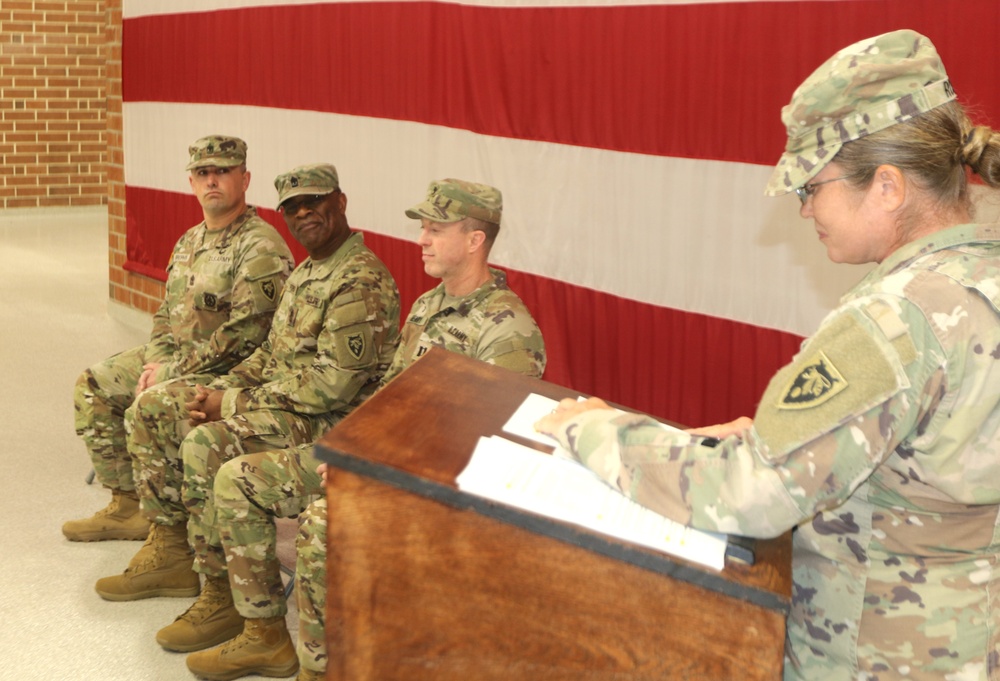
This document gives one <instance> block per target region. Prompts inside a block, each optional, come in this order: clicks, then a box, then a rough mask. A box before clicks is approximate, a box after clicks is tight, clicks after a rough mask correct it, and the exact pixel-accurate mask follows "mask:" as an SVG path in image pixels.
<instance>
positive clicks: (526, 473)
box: [457, 398, 726, 570]
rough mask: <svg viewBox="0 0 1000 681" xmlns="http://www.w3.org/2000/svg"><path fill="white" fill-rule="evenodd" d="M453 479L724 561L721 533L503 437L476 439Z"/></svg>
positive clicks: (630, 537) (483, 492) (569, 518)
mask: <svg viewBox="0 0 1000 681" xmlns="http://www.w3.org/2000/svg"><path fill="white" fill-rule="evenodd" d="M543 399H544V398H543ZM457 483H458V486H459V488H460V489H462V490H464V491H467V492H469V493H471V494H475V495H477V496H482V497H486V498H488V499H493V500H495V501H498V502H500V503H504V504H507V505H510V506H514V507H516V508H521V509H524V510H527V511H531V512H533V513H537V514H539V515H543V516H547V517H550V518H556V519H558V520H562V521H565V522H569V523H573V524H576V525H580V526H582V527H586V528H588V529H591V530H594V531H596V532H600V533H602V534H606V535H610V536H612V537H617V538H619V539H623V540H625V541H630V542H634V543H636V544H641V545H643V546H647V547H650V548H653V549H657V550H660V551H664V552H666V553H669V554H671V555H675V556H678V557H680V558H684V559H686V560H690V561H693V562H696V563H700V564H702V565H706V566H708V567H710V568H713V569H715V570H721V569H722V568H723V567H724V565H725V555H726V537H725V535H719V534H714V533H710V532H701V531H699V530H694V529H691V528H689V527H686V526H684V525H681V524H680V523H677V522H674V521H673V520H670V519H669V518H665V517H663V516H661V515H659V514H657V513H655V512H653V511H651V510H649V509H647V508H645V507H643V506H640V505H639V504H637V503H635V502H634V501H632V500H631V499H629V498H628V497H626V496H625V495H623V494H622V493H621V492H619V491H618V490H616V489H614V488H612V487H611V486H609V485H607V484H606V483H605V482H604V481H603V480H601V479H600V478H598V477H597V476H596V475H595V474H594V473H593V472H592V471H590V470H589V469H588V468H586V467H585V466H583V465H582V464H580V463H579V462H577V461H575V460H569V459H566V458H561V457H557V456H551V455H549V454H545V453H544V452H539V451H537V450H534V449H531V448H530V447H525V446H523V445H520V444H518V443H516V442H512V441H510V440H507V439H505V438H502V437H496V436H494V437H490V438H480V440H479V444H478V445H477V447H476V450H475V452H474V453H473V456H472V459H471V460H470V461H469V465H468V466H467V467H466V468H465V470H464V471H462V473H461V474H460V475H459V476H458V479H457Z"/></svg>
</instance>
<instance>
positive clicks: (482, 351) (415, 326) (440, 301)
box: [295, 179, 545, 671]
mask: <svg viewBox="0 0 1000 681" xmlns="http://www.w3.org/2000/svg"><path fill="white" fill-rule="evenodd" d="M468 191H472V192H475V195H476V196H479V197H483V196H484V195H485V196H486V197H489V198H488V199H486V200H483V199H482V198H480V203H483V204H485V205H486V206H492V205H494V204H495V205H496V206H497V209H496V213H495V214H488V213H484V212H482V210H480V212H479V213H478V215H479V216H481V217H486V218H488V221H495V222H497V223H499V220H500V212H499V205H500V201H501V199H500V194H499V191H498V190H496V189H494V188H492V187H488V186H486V185H474V184H472V183H466V182H463V181H460V180H452V179H449V180H444V181H441V182H435V183H431V185H430V188H429V190H428V201H427V202H425V203H424V204H422V205H418V206H415V207H414V208H411V209H410V210H409V211H407V215H408V216H410V217H412V218H416V217H427V218H428V219H436V220H438V221H441V222H448V221H455V220H459V219H462V217H465V216H466V215H468V212H467V210H468V208H467V207H465V206H463V207H462V209H461V212H456V209H455V207H454V205H453V204H451V205H446V206H444V207H442V205H441V204H442V203H446V202H447V201H448V200H449V199H451V200H459V201H460V200H462V199H463V198H464V199H465V200H467V201H468V200H469V199H468V198H467V197H466V196H465V195H464V192H468ZM494 194H495V198H494ZM477 208H480V209H482V208H483V206H482V205H479V206H477ZM432 209H433V211H434V212H433V213H432V212H431V210H432ZM431 216H433V218H431ZM490 273H491V274H492V275H493V279H492V280H491V281H488V282H487V283H485V284H483V285H482V286H480V287H479V288H478V289H476V290H475V291H473V292H472V293H470V294H469V295H467V296H463V297H460V298H457V297H453V296H448V295H447V294H446V293H445V288H444V284H443V283H442V284H440V285H438V286H437V287H435V288H433V289H431V290H430V291H428V292H427V293H424V294H423V295H422V296H420V298H418V299H417V300H416V301H415V302H414V303H413V307H412V308H411V310H410V314H409V316H408V318H407V320H406V323H405V324H404V325H403V332H402V339H401V341H400V344H399V349H398V350H397V351H396V356H395V358H394V359H393V362H392V366H391V368H390V369H389V371H388V372H387V373H386V375H385V377H384V378H383V379H382V385H383V386H384V385H385V384H386V383H388V382H389V381H391V380H392V379H393V378H394V377H395V376H397V375H398V374H399V373H400V372H402V371H403V370H404V369H405V368H406V367H408V366H409V365H410V364H412V363H413V362H415V361H417V360H418V359H419V358H420V357H421V356H422V355H423V354H424V353H425V352H427V350H429V349H430V348H431V347H435V346H437V347H443V348H445V349H446V350H450V351H451V352H457V353H460V354H463V355H467V356H469V357H475V358H476V359H479V360H482V361H484V362H487V363H489V364H495V365H497V366H501V367H504V368H505V369H510V370H511V371H515V372H517V373H520V374H524V375H527V376H534V377H536V378H541V376H542V373H543V372H544V371H545V344H544V341H543V340H542V333H541V331H540V330H539V328H538V325H537V324H536V323H535V320H534V319H533V318H532V316H531V313H530V312H529V311H528V308H527V307H525V305H524V303H523V302H522V301H521V299H520V298H519V297H518V296H517V294H516V293H514V292H513V291H511V290H510V289H509V288H508V287H507V275H506V274H505V273H504V272H502V271H500V270H496V269H492V268H491V269H490ZM326 518H327V505H326V499H325V498H321V499H319V500H317V501H315V502H314V503H312V504H310V505H309V507H308V508H307V509H306V510H305V512H304V513H302V515H301V516H300V518H299V532H298V535H297V537H296V562H295V582H296V591H295V595H296V604H297V606H298V611H299V641H298V654H299V662H300V664H301V666H302V667H304V668H307V669H312V670H314V671H323V670H325V668H326V661H327V652H326V639H325V634H324V619H325V618H324V613H325V609H326V536H327V535H326V529H327V520H326Z"/></svg>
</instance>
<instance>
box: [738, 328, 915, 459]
mask: <svg viewBox="0 0 1000 681" xmlns="http://www.w3.org/2000/svg"><path fill="white" fill-rule="evenodd" d="M863 318H866V315H864V313H863V312H861V311H854V310H852V311H845V312H844V313H842V314H840V315H839V316H837V317H836V318H835V319H833V320H832V321H830V322H828V323H827V324H826V325H825V326H823V327H822V328H821V329H820V330H819V331H818V332H817V334H816V335H815V336H814V337H813V338H811V339H810V340H809V341H808V342H807V343H806V345H805V347H804V348H803V350H802V352H801V353H799V355H798V356H797V357H796V358H795V359H794V360H793V361H792V363H791V364H789V365H788V366H786V367H784V368H783V369H781V370H780V371H779V372H778V373H777V374H776V375H775V376H774V378H772V379H771V383H770V385H768V387H767V390H766V391H765V393H764V397H763V398H762V399H761V402H760V406H759V408H758V409H757V415H756V417H755V419H754V425H755V427H756V429H757V432H758V433H759V434H760V435H761V437H762V438H763V439H764V440H765V441H766V442H767V443H768V449H769V451H770V454H771V456H772V457H783V456H784V455H785V454H787V453H789V452H791V451H792V450H794V449H796V448H798V447H800V446H802V445H803V444H805V443H807V442H810V441H812V440H814V439H816V438H818V437H820V436H822V435H825V434H827V433H829V432H831V431H833V430H835V429H837V428H839V427H840V426H841V425H843V424H844V423H846V422H848V421H850V420H852V419H854V418H857V417H858V416H861V415H863V414H864V413H865V412H867V411H869V410H870V409H872V408H873V407H875V406H877V405H879V404H881V403H883V402H885V401H886V400H888V399H889V398H890V397H892V396H893V395H896V394H897V393H899V392H901V391H902V390H905V389H906V388H908V387H909V379H908V378H907V377H906V373H905V371H904V369H903V364H902V362H901V361H900V358H899V355H898V353H897V352H896V349H895V347H894V345H893V344H892V342H891V341H890V340H889V339H887V338H885V337H884V336H883V335H882V334H881V333H879V328H878V327H877V326H876V325H875V324H873V323H872V322H871V320H870V319H868V320H867V323H866V322H865V321H862V319H863Z"/></svg>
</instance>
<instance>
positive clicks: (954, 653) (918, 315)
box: [556, 31, 1000, 681]
mask: <svg viewBox="0 0 1000 681" xmlns="http://www.w3.org/2000/svg"><path fill="white" fill-rule="evenodd" d="M843 52H844V53H843V54H838V55H836V56H835V57H834V58H833V59H831V60H830V62H828V64H826V65H824V67H821V68H820V70H818V71H817V72H816V74H814V76H812V77H810V79H808V80H807V81H806V83H804V84H803V86H801V87H800V88H799V90H797V91H796V96H795V98H794V99H793V103H792V104H791V105H789V107H786V111H791V110H794V111H798V113H797V114H795V115H791V116H789V118H788V121H789V133H790V140H789V152H788V153H786V157H785V158H784V159H783V161H786V162H783V163H782V164H780V165H779V167H778V168H777V169H776V171H775V175H774V176H773V177H772V185H771V186H770V187H769V192H771V193H781V192H782V191H787V190H788V189H790V188H791V187H797V186H800V184H801V183H802V182H805V181H807V180H808V179H809V178H810V177H813V176H815V174H816V173H817V172H818V169H821V168H822V167H823V165H825V163H828V162H829V161H830V159H831V158H832V155H830V156H828V157H825V158H824V154H823V153H822V149H823V148H824V147H823V144H824V143H827V142H828V143H830V144H832V145H833V146H834V147H835V148H837V149H839V147H840V145H841V143H843V142H844V141H845V140H844V139H843V138H841V137H839V136H836V135H833V136H831V135H832V134H833V132H834V131H840V132H841V133H843V134H844V135H845V136H847V141H850V140H851V139H857V138H858V137H861V136H863V135H864V134H867V133H866V132H865V131H864V130H861V129H859V128H858V127H857V126H858V125H859V124H860V125H865V124H866V123H868V122H870V123H871V125H872V126H876V125H879V124H880V123H881V122H882V119H881V116H882V113H879V111H881V112H883V113H884V112H885V111H886V110H890V109H892V108H893V107H896V109H895V110H896V112H897V113H901V112H902V113H907V115H916V113H919V112H920V111H927V110H929V109H930V108H933V107H935V106H938V105H940V103H941V102H942V98H940V97H938V95H942V94H944V95H947V92H948V91H949V90H950V88H944V87H942V80H941V76H942V74H943V71H942V70H941V68H940V62H939V61H936V53H934V50H933V46H931V45H930V43H929V41H927V40H926V38H923V37H922V36H918V35H917V34H915V33H913V32H912V31H899V32H896V33H893V34H887V36H881V37H879V38H875V39H871V40H867V41H862V42H861V43H858V44H857V45H855V46H852V47H850V48H847V49H846V50H845V51H843ZM831 65H833V67H832V70H831ZM928 65H929V66H928ZM873 66H874V67H875V68H872V67H873ZM925 71H926V73H924V72H925ZM876 72H880V73H881V75H873V74H876ZM915 73H917V74H920V75H914V74H915ZM897 80H898V81H899V82H896V81H897ZM945 82H946V81H945ZM831 83H840V85H836V86H831ZM845 84H846V85H845ZM855 86H858V90H856V91H852V88H853V87H855ZM838 87H839V88H842V89H843V88H845V87H846V89H847V91H848V94H847V95H846V96H847V97H848V98H850V97H858V96H864V97H872V98H876V99H877V98H889V99H891V98H892V93H893V92H895V93H896V96H897V99H896V100H894V102H890V103H889V104H887V103H886V102H885V101H882V102H879V103H878V104H877V106H875V107H874V108H870V109H868V110H867V111H868V113H869V116H867V117H866V116H861V115H858V114H857V111H858V110H859V109H860V108H862V107H860V106H857V105H856V103H855V102H854V101H853V100H850V101H846V102H845V100H844V98H845V95H844V93H838V92H839V91H838V90H837V88H838ZM858 92H860V93H863V94H862V95H859V94H857V93H858ZM865 101H867V100H865ZM944 101H947V97H944ZM914 107H916V108H917V109H919V110H917V111H916V112H915V111H914ZM830 110H835V111H838V112H839V113H840V114H841V115H842V116H843V117H844V119H845V120H848V121H849V122H850V124H851V125H842V124H841V123H843V121H838V120H835V119H834V118H833V117H831V116H826V115H824V113H823V112H824V111H830ZM804 124H809V125H812V126H814V129H813V130H812V132H811V133H803V134H802V135H801V136H800V137H799V138H798V139H799V141H802V140H807V139H812V140H813V142H812V147H811V148H802V147H799V146H798V145H797V143H796V144H793V142H792V139H791V136H792V134H793V130H800V126H802V125H804ZM890 124H891V123H890ZM851 126H854V127H851ZM882 127H885V126H884V125H883V126H882ZM817 129H818V130H820V132H818V133H817ZM851 135H853V137H851ZM793 147H795V148H794V149H793ZM806 197H808V194H807V195H806ZM998 359H1000V226H998V225H989V226H984V225H959V226H956V227H951V228H948V229H942V230H940V231H936V232H934V233H932V234H931V235H929V236H926V237H924V238H922V239H918V240H914V241H911V242H910V243H908V244H906V245H904V246H901V247H899V248H897V249H896V250H895V251H894V252H892V253H891V254H890V255H889V256H888V257H886V258H885V259H884V260H883V261H882V262H881V263H880V264H879V266H878V267H877V268H876V269H875V270H873V271H872V272H871V273H870V274H869V275H868V276H867V277H866V278H865V279H864V280H863V281H862V282H860V283H859V284H858V285H857V286H855V288H854V289H853V290H852V291H850V292H849V293H848V294H847V295H846V296H844V298H843V299H842V300H841V303H840V306H839V307H838V308H837V309H836V310H834V311H833V312H832V313H831V314H830V315H828V317H827V318H826V319H825V320H824V321H823V323H822V324H821V326H820V328H819V330H818V331H817V333H816V334H815V335H814V336H813V337H812V338H810V339H808V340H806V341H805V342H804V343H803V345H802V348H801V350H800V352H799V353H798V355H797V356H796V357H795V358H794V359H793V361H792V363H791V364H789V365H788V366H787V367H785V368H784V369H782V370H781V371H779V372H778V373H777V374H776V375H775V377H774V378H773V379H772V380H771V382H770V384H769V386H768V388H767V390H766V391H765V393H764V395H763V397H762V399H761V401H760V405H759V407H758V410H757V414H756V416H755V420H754V424H753V426H752V427H750V428H749V429H748V430H746V431H745V432H744V433H743V434H742V437H741V438H738V437H730V438H726V439H724V440H723V441H722V442H721V443H718V444H716V443H715V442H714V441H711V440H706V439H703V438H700V437H697V436H694V435H689V434H684V433H677V432H668V431H666V430H664V429H662V428H661V427H659V426H658V425H656V424H655V423H654V422H653V421H651V420H650V419H648V418H645V417H642V416H637V415H619V414H616V413H612V412H609V411H607V410H594V411H589V412H585V413H583V414H580V415H578V416H576V417H574V418H571V419H569V420H568V421H566V422H565V423H564V424H563V425H562V426H561V427H560V428H559V431H558V432H557V433H556V435H557V437H558V439H559V440H560V442H561V443H562V444H563V445H564V446H566V447H567V448H568V449H569V450H571V451H572V452H573V453H574V454H575V455H576V456H577V457H578V458H579V459H580V460H581V461H583V462H584V463H585V464H586V465H587V466H588V467H589V468H591V469H592V470H594V471H595V472H596V473H597V474H598V475H599V476H600V477H602V478H603V479H604V480H606V481H607V482H608V483H609V484H611V485H612V486H614V487H617V488H618V489H620V490H622V491H623V492H624V493H625V494H627V495H628V496H629V497H631V498H633V499H635V500H636V501H638V502H640V503H642V504H643V505H645V506H648V507H650V508H652V509H654V510H656V511H658V512H660V513H662V514H663V515H666V516H668V517H671V518H673V519H674V520H677V521H680V522H682V523H686V524H688V525H691V526H693V527H697V528H700V529H706V530H717V531H721V532H726V533H731V534H742V535H748V536H753V537H774V536H777V535H780V534H782V533H783V532H785V531H787V530H789V529H790V528H794V529H795V531H794V533H793V562H792V565H793V592H792V609H791V613H790V615H789V618H788V629H787V634H788V636H787V642H786V660H785V677H786V679H824V681H825V680H827V679H829V680H832V681H838V680H843V681H847V680H848V679H850V680H852V681H856V680H859V679H861V680H864V681H875V680H879V679H881V680H885V679H896V678H906V679H914V680H928V681H929V680H931V679H934V680H939V679H963V680H966V681H971V680H973V679H976V680H986V679H996V678H1000V677H998V668H1000V611H998V610H997V609H996V608H994V607H993V604H994V601H995V600H996V594H997V593H998V590H1000V576H998V575H997V571H996V566H997V565H1000V531H998V529H997V528H998V527H1000V485H998V484H997V482H996V480H997V479H1000V432H998V430H1000V409H998V406H1000V364H998Z"/></svg>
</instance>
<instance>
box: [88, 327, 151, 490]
mask: <svg viewBox="0 0 1000 681" xmlns="http://www.w3.org/2000/svg"><path fill="white" fill-rule="evenodd" d="M145 354H146V347H145V346H143V345H140V346H139V347H137V348H132V349H131V350H126V351H124V352H120V353H118V354H117V355H112V356H111V357H108V358H107V359H105V360H104V361H103V362H99V363H97V364H95V365H93V366H92V367H89V368H87V369H86V370H84V372H83V373H82V374H80V377H79V378H77V379H76V387H75V388H74V390H73V409H74V424H75V426H76V434H77V435H79V436H80V437H81V438H82V439H83V442H84V444H85V445H86V446H87V453H88V454H90V460H91V462H92V463H93V466H94V474H95V476H96V477H97V480H98V481H99V482H100V483H101V484H102V485H104V486H105V487H108V488H110V489H113V490H120V491H123V492H131V491H132V490H134V489H135V480H134V477H133V474H132V458H131V457H130V456H129V453H128V448H127V447H126V443H125V424H124V421H125V410H126V409H128V407H129V405H131V404H132V401H133V400H134V399H135V387H136V385H137V384H138V382H139V376H141V375H142V366H143V364H145Z"/></svg>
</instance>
